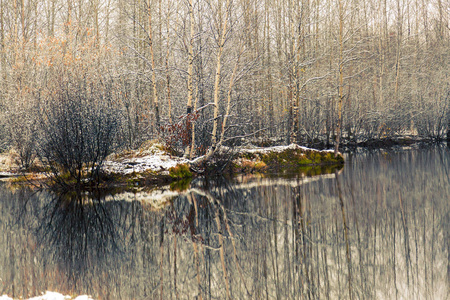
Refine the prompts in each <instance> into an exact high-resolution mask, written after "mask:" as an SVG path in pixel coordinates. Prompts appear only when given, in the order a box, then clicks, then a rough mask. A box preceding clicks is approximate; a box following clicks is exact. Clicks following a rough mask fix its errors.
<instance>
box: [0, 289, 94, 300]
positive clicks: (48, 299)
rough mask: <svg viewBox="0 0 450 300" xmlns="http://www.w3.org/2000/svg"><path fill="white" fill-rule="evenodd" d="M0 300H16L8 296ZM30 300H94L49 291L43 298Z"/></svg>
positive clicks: (82, 296)
mask: <svg viewBox="0 0 450 300" xmlns="http://www.w3.org/2000/svg"><path fill="white" fill-rule="evenodd" d="M0 300H14V298H11V297H8V296H7V295H3V296H0ZM28 300H93V299H92V298H91V297H90V296H87V295H81V296H78V297H76V298H74V297H71V296H67V295H66V296H65V295H63V294H60V293H57V292H50V291H47V292H45V294H43V295H41V296H36V297H33V298H29V299H28Z"/></svg>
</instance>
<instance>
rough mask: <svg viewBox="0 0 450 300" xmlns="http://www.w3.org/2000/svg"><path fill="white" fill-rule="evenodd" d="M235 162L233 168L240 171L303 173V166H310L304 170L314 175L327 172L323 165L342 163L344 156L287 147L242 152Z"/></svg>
mask: <svg viewBox="0 0 450 300" xmlns="http://www.w3.org/2000/svg"><path fill="white" fill-rule="evenodd" d="M235 164H236V166H234V169H235V170H241V171H242V172H249V171H250V172H254V171H257V172H265V171H270V172H280V171H283V172H285V171H288V172H289V171H294V172H302V173H305V170H303V169H304V167H306V166H310V167H309V168H308V170H307V171H306V173H307V175H309V174H311V175H315V174H323V173H324V172H325V173H328V171H329V170H323V166H334V165H343V164H344V158H343V156H342V155H341V154H339V155H338V156H337V157H335V156H334V152H330V151H318V150H309V149H308V150H304V149H302V148H287V149H285V150H284V151H281V152H277V151H261V152H259V153H258V152H244V153H242V154H241V161H240V162H238V163H236V162H235ZM260 166H263V167H262V168H261V167H260ZM316 166H318V167H316Z"/></svg>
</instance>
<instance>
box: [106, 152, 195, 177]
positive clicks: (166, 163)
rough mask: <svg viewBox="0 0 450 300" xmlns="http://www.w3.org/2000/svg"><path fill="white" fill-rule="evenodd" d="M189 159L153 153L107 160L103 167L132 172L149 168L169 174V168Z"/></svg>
mask: <svg viewBox="0 0 450 300" xmlns="http://www.w3.org/2000/svg"><path fill="white" fill-rule="evenodd" d="M187 162H188V161H187V160H186V159H184V158H181V157H174V156H170V155H166V154H152V155H146V156H143V157H132V158H126V159H123V160H120V161H112V160H107V161H105V162H104V163H103V169H104V170H105V171H107V172H110V173H119V174H124V175H126V174H131V173H133V172H135V173H142V172H145V171H148V170H151V171H155V172H161V173H162V174H164V173H167V174H169V171H168V170H169V169H170V168H172V167H175V166H176V165H178V164H184V163H187Z"/></svg>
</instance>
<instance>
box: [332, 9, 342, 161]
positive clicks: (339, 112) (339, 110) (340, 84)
mask: <svg viewBox="0 0 450 300" xmlns="http://www.w3.org/2000/svg"><path fill="white" fill-rule="evenodd" d="M343 35H344V10H343V7H342V0H339V89H338V97H339V103H338V123H337V129H336V142H335V146H334V155H335V156H337V155H338V153H339V143H340V140H341V128H342V101H343V98H344V62H343V54H344V40H343V38H344V36H343Z"/></svg>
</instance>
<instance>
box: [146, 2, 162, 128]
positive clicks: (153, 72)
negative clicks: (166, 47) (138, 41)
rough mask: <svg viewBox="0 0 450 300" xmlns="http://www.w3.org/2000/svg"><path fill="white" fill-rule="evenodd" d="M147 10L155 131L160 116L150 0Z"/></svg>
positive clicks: (158, 125)
mask: <svg viewBox="0 0 450 300" xmlns="http://www.w3.org/2000/svg"><path fill="white" fill-rule="evenodd" d="M147 5H148V6H147V12H148V43H149V47H150V59H151V64H152V84H153V85H152V88H153V104H154V105H155V120H156V123H155V125H156V132H158V131H159V127H160V118H159V102H158V91H157V88H156V70H155V56H154V52H153V38H152V9H151V0H148V3H147Z"/></svg>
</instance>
